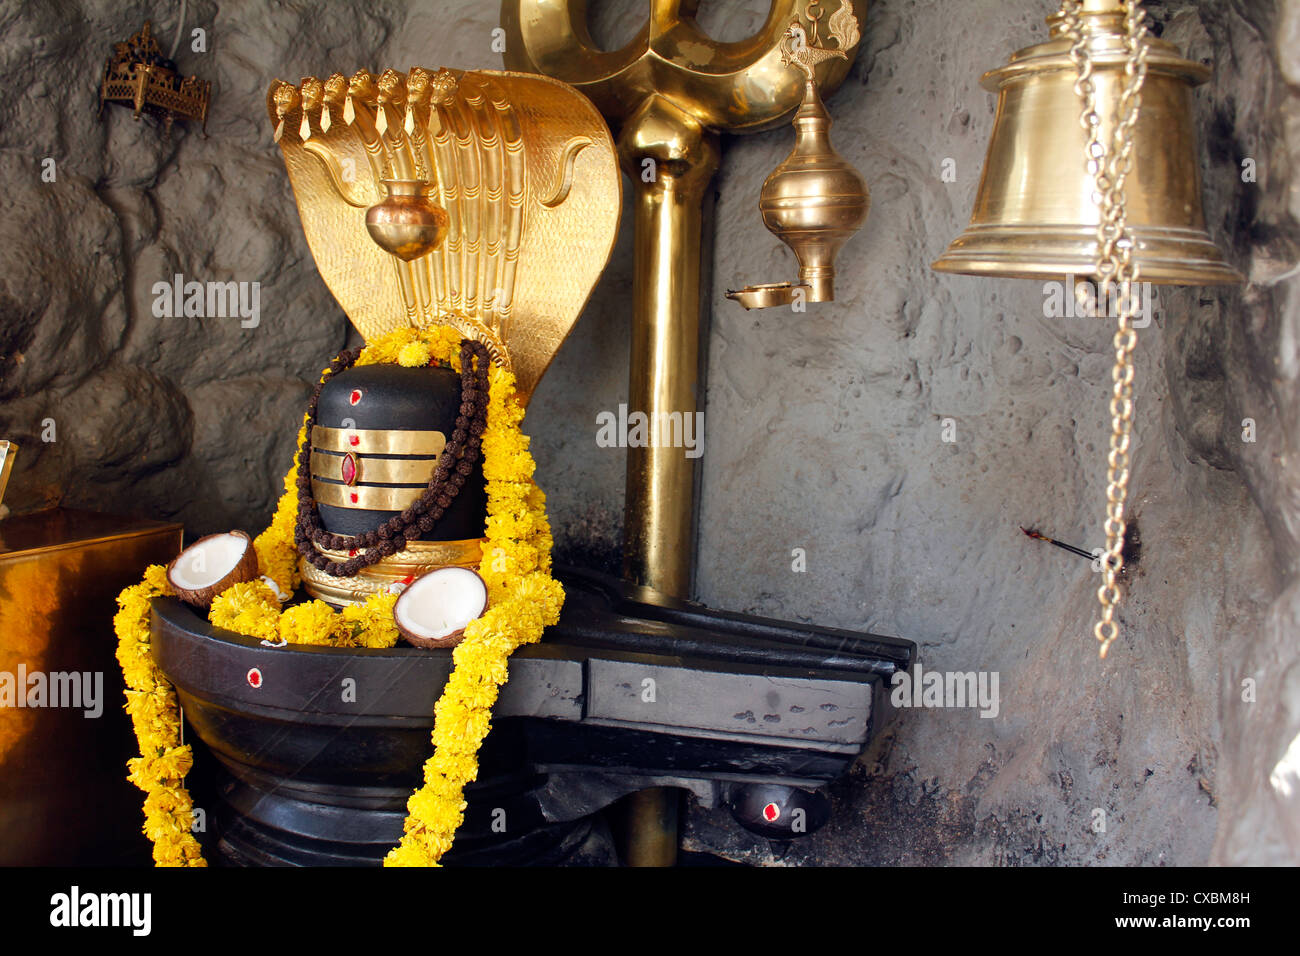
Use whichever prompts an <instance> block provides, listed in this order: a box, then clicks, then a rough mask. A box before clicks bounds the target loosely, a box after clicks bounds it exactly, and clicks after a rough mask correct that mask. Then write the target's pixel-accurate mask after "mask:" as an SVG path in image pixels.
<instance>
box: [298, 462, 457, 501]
mask: <svg viewBox="0 0 1300 956" xmlns="http://www.w3.org/2000/svg"><path fill="white" fill-rule="evenodd" d="M348 454H351V453H350V452H349V453H348ZM347 464H348V462H347V454H344V455H332V454H329V453H327V452H321V450H320V449H319V448H314V449H312V454H311V476H312V477H313V478H325V479H327V480H329V481H342V482H343V483H344V484H347V481H348V474H349V473H348V472H346V471H345V470H344V466H345V465H347ZM351 465H352V467H353V469H354V471H353V472H352V474H354V475H355V478H354V483H355V484H362V483H364V484H367V485H415V484H418V485H427V484H428V483H429V479H430V478H432V477H433V470H434V469H435V468H436V467H438V459H437V458H362V457H361V456H360V455H353V456H352V462H351ZM326 503H327V504H328V503H329V502H326Z"/></svg>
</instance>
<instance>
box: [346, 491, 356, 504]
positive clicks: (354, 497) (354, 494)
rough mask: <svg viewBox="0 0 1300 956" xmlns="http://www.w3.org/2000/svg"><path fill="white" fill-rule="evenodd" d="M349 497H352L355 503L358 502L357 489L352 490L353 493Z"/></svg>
mask: <svg viewBox="0 0 1300 956" xmlns="http://www.w3.org/2000/svg"><path fill="white" fill-rule="evenodd" d="M348 497H349V498H351V499H352V503H353V504H356V503H357V493H356V492H355V491H354V492H352V494H350V495H348Z"/></svg>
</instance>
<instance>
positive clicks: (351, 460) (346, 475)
mask: <svg viewBox="0 0 1300 956" xmlns="http://www.w3.org/2000/svg"><path fill="white" fill-rule="evenodd" d="M339 472H340V473H341V474H342V475H343V483H344V484H345V485H355V484H356V483H357V456H356V455H354V454H352V452H348V453H347V454H346V455H344V456H343V461H342V463H341V464H340V465H339Z"/></svg>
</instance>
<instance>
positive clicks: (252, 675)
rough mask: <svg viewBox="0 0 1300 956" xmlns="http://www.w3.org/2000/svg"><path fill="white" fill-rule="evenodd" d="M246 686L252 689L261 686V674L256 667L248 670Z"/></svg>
mask: <svg viewBox="0 0 1300 956" xmlns="http://www.w3.org/2000/svg"><path fill="white" fill-rule="evenodd" d="M248 686H249V687H253V688H257V687H261V686H262V672H261V671H259V670H258V669H257V668H256V667H253V668H250V669H249V671H248Z"/></svg>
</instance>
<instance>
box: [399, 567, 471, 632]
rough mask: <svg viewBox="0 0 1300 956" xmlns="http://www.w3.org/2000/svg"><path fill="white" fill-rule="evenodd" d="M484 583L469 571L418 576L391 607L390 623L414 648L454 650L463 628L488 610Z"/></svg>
mask: <svg viewBox="0 0 1300 956" xmlns="http://www.w3.org/2000/svg"><path fill="white" fill-rule="evenodd" d="M487 605H488V589H487V583H486V582H485V581H484V580H483V579H482V578H481V577H479V576H478V572H476V571H472V570H470V569H469V568H457V567H447V568H434V569H433V570H432V571H429V572H427V573H426V574H422V575H420V577H418V578H416V579H415V580H414V581H412V582H411V583H410V584H409V585H407V587H406V590H404V591H403V592H402V593H401V594H400V595H399V596H398V598H397V602H396V603H395V604H394V605H393V620H394V622H396V624H397V630H398V631H400V632H401V635H402V637H404V638H406V641H407V643H409V644H414V645H415V646H416V647H454V646H455V645H457V644H459V643H460V642H461V639H462V638H463V637H464V636H465V626H466V625H467V624H469V622H470V621H473V620H474V619H475V618H478V617H482V615H483V612H484V611H486V610H487Z"/></svg>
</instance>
